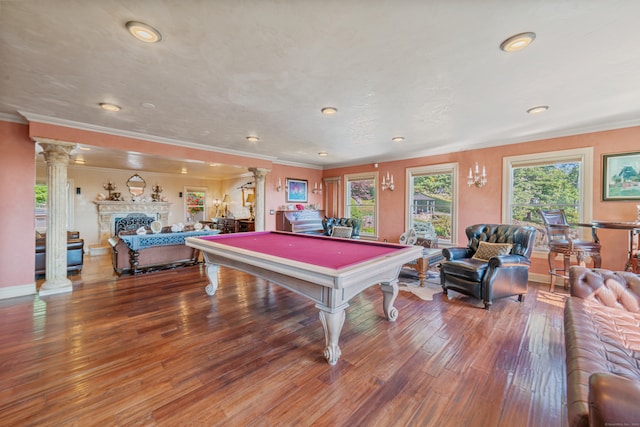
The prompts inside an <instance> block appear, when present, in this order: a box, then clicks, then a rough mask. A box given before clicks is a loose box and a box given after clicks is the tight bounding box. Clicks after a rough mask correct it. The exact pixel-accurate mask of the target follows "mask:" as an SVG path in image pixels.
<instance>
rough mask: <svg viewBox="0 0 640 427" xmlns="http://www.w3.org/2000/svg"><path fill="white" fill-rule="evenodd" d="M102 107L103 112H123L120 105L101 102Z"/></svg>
mask: <svg viewBox="0 0 640 427" xmlns="http://www.w3.org/2000/svg"><path fill="white" fill-rule="evenodd" d="M100 106H101V107H102V109H103V110H107V111H113V112H118V111H120V110H122V108H120V106H119V105H116V104H109V103H108V102H101V103H100Z"/></svg>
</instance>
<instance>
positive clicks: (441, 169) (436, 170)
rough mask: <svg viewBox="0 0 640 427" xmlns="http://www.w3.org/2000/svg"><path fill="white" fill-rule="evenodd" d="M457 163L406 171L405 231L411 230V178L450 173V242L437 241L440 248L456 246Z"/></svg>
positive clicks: (412, 189) (420, 167)
mask: <svg viewBox="0 0 640 427" xmlns="http://www.w3.org/2000/svg"><path fill="white" fill-rule="evenodd" d="M458 169H459V167H458V163H441V164H437V165H429V166H419V167H415V168H407V169H406V182H407V185H406V195H405V200H406V205H405V229H406V230H408V229H409V228H411V225H412V224H411V209H412V200H413V193H414V188H413V177H414V176H415V175H434V174H444V173H450V174H451V175H452V177H451V191H452V192H453V194H452V197H451V241H448V240H444V239H438V244H439V245H442V246H445V247H446V246H456V245H457V242H458V195H459V193H460V192H459V191H458V189H459V188H458V186H459V183H458Z"/></svg>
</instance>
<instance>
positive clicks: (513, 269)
mask: <svg viewBox="0 0 640 427" xmlns="http://www.w3.org/2000/svg"><path fill="white" fill-rule="evenodd" d="M466 233H467V237H468V239H469V244H468V245H467V247H457V248H445V249H443V250H442V254H443V255H444V257H445V261H443V262H442V264H440V283H441V284H442V289H443V291H444V294H445V295H448V291H449V290H454V291H456V292H460V293H463V294H465V295H469V296H472V297H475V298H479V299H481V300H482V301H483V302H484V308H486V309H489V307H491V304H492V303H493V300H494V299H499V298H504V297H509V296H514V295H518V301H523V300H524V296H525V294H526V293H527V290H528V284H529V266H530V265H531V261H530V257H531V252H532V251H533V239H534V237H535V234H536V229H535V228H534V227H530V226H518V225H509V224H476V225H471V226H469V227H467V229H466Z"/></svg>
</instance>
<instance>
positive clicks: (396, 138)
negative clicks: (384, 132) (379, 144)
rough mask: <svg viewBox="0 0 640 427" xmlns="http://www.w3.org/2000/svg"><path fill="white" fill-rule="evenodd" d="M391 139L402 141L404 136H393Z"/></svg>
mask: <svg viewBox="0 0 640 427" xmlns="http://www.w3.org/2000/svg"><path fill="white" fill-rule="evenodd" d="M391 140H392V141H393V142H402V141H404V136H394V137H393V138H391Z"/></svg>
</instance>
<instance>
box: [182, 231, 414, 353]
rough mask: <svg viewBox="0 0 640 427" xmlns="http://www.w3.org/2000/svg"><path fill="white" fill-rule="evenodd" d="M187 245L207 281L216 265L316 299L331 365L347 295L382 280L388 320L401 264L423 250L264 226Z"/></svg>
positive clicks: (393, 312)
mask: <svg viewBox="0 0 640 427" xmlns="http://www.w3.org/2000/svg"><path fill="white" fill-rule="evenodd" d="M185 243H186V244H187V245H188V246H191V247H193V248H197V249H200V250H202V253H203V254H204V259H205V262H206V272H207V277H208V279H209V282H210V283H209V284H208V285H207V286H206V288H205V289H206V292H207V294H208V295H214V294H215V292H216V290H217V289H218V269H219V266H221V265H222V266H225V267H230V268H233V269H236V270H240V271H244V272H246V273H249V274H252V275H255V276H257V277H260V278H263V279H265V280H268V281H269V282H272V283H275V284H277V285H279V286H282V287H284V288H286V289H289V290H291V291H293V292H296V293H298V294H300V295H302V296H304V297H306V298H309V299H310V300H312V301H314V302H315V303H316V308H318V309H319V310H320V320H321V322H322V326H323V328H324V335H325V349H324V357H325V358H326V359H327V361H328V362H329V364H330V365H335V364H336V363H337V362H338V359H339V358H340V354H341V350H340V347H339V346H338V340H339V338H340V332H341V330H342V326H343V325H344V321H345V309H346V308H347V307H348V306H349V304H348V302H349V300H350V299H351V298H352V297H353V296H355V295H357V294H359V293H360V292H362V291H363V290H365V289H367V288H368V287H370V286H373V285H376V284H378V283H379V284H380V285H381V286H380V288H381V290H382V292H383V310H384V314H385V316H386V317H387V319H388V320H390V321H395V320H396V319H397V317H398V310H397V309H396V308H395V307H394V306H393V303H394V302H395V299H396V297H397V295H398V274H399V272H400V269H401V268H402V265H403V264H405V263H407V262H409V261H412V260H414V259H417V258H418V257H420V256H422V249H423V247H422V246H405V245H398V244H393V243H380V242H370V241H365V240H352V239H342V238H336V237H326V236H315V235H308V234H295V233H288V232H277V231H264V232H249V233H235V234H219V235H216V236H201V237H188V238H187V239H186V241H185Z"/></svg>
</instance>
